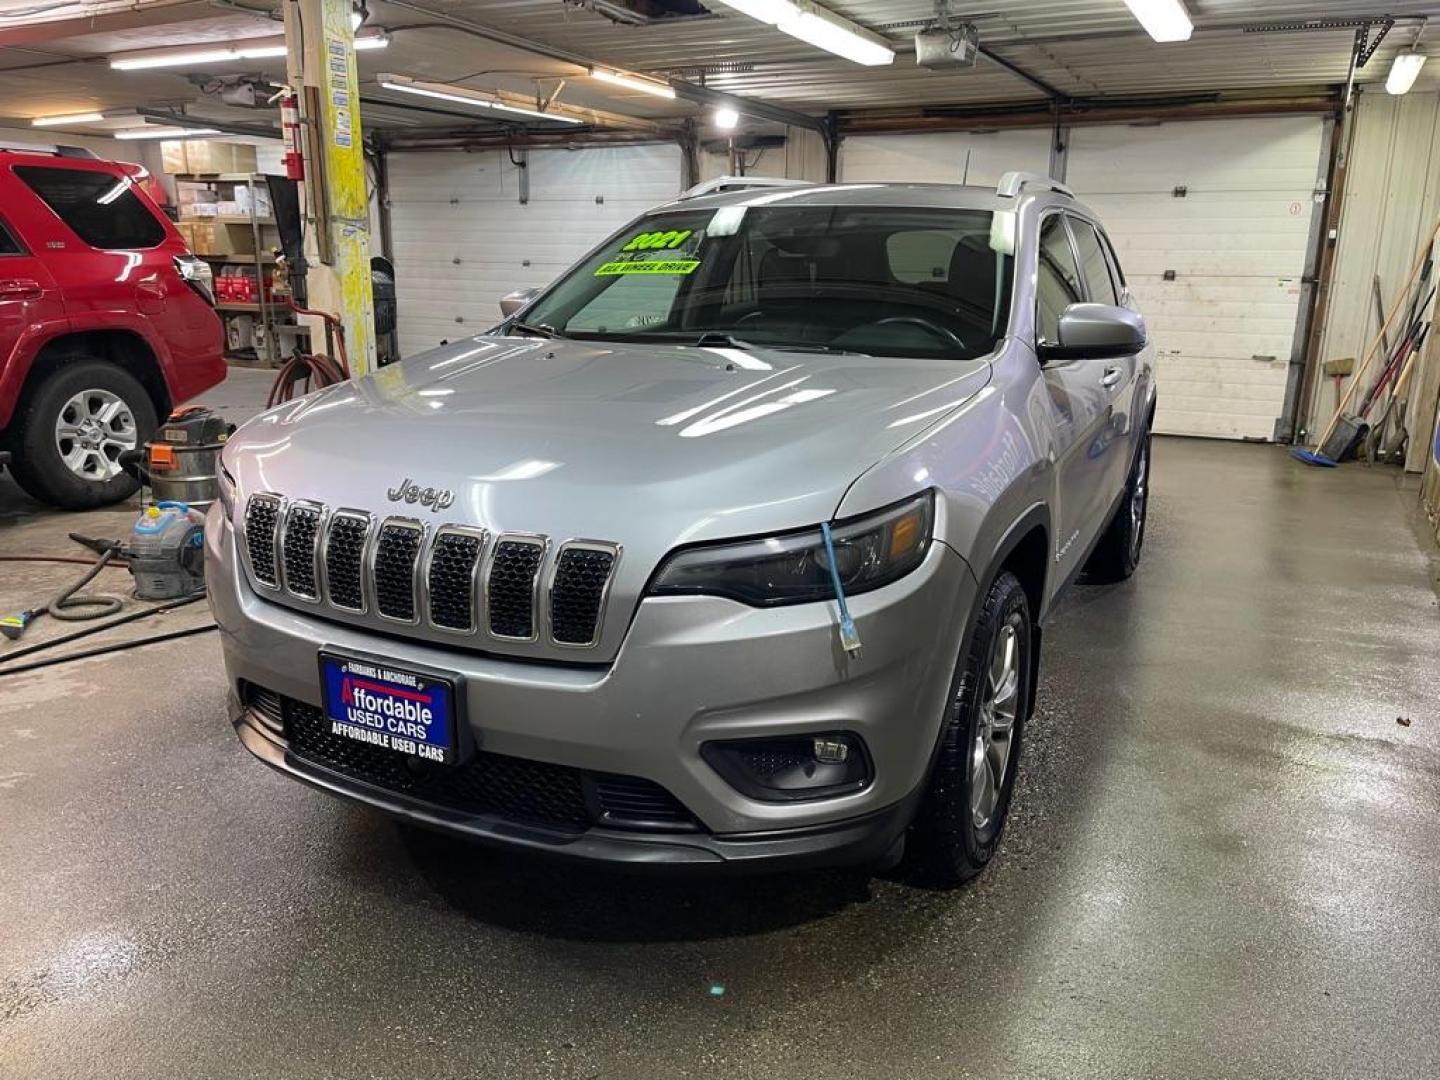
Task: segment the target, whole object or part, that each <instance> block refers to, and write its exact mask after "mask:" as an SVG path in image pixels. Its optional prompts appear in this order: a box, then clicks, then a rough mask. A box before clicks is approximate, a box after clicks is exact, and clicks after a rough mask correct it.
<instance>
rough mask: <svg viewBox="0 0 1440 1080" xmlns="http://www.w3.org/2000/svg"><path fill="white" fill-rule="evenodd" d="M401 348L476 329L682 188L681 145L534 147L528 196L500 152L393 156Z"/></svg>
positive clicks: (392, 200)
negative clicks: (507, 300)
mask: <svg viewBox="0 0 1440 1080" xmlns="http://www.w3.org/2000/svg"><path fill="white" fill-rule="evenodd" d="M389 167H390V174H389V187H390V220H391V234H392V237H393V241H394V249H395V269H396V282H395V286H396V296H397V299H398V303H399V316H400V350H401V353H402V355H409V354H412V353H415V352H419V351H420V350H422V349H427V348H430V347H431V346H434V345H437V344H439V343H440V342H441V341H442V340H452V339H454V338H458V337H465V336H467V335H470V334H475V333H478V332H480V331H481V330H483V329H485V328H486V327H488V326H490V325H492V324H493V323H494V322H495V321H496V320H497V319H498V318H499V316H500V308H499V299H500V297H501V296H503V295H504V294H505V293H507V292H509V291H510V290H512V289H518V288H524V287H527V286H532V285H545V284H548V283H549V282H550V281H551V280H553V279H554V278H555V277H556V276H557V275H558V274H559V273H560V272H561V271H562V270H564V269H565V268H566V267H567V266H569V265H570V264H571V263H572V262H574V261H575V260H576V259H577V258H579V257H580V256H581V255H583V254H584V253H585V252H586V251H588V250H589V249H590V248H591V247H593V246H594V245H595V244H597V243H599V242H600V241H601V240H603V239H604V238H605V237H606V236H608V235H609V234H610V233H611V232H613V231H614V230H615V229H617V228H619V227H620V226H621V225H623V224H624V223H625V222H626V221H628V220H630V219H631V218H632V217H634V216H635V215H636V214H639V213H641V212H642V211H644V210H647V209H649V208H650V207H652V206H655V205H656V204H658V203H661V202H664V201H666V200H667V199H672V198H674V197H675V195H676V194H677V193H678V191H679V190H680V149H679V147H678V146H675V145H674V144H656V145H646V146H614V147H598V148H591V149H583V150H533V151H531V152H530V155H529V164H528V165H527V170H528V174H529V200H528V202H525V203H522V202H521V201H520V170H519V168H518V167H517V166H516V165H515V164H513V163H512V162H511V160H510V158H509V155H508V154H507V153H506V152H505V151H503V150H487V151H482V152H479V153H453V152H441V153H409V154H405V153H396V154H392V155H390V160H389Z"/></svg>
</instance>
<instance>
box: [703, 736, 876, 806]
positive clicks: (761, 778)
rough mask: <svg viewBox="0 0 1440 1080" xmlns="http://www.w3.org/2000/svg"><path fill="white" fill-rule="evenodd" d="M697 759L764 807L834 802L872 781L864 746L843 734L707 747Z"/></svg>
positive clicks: (856, 739) (855, 738)
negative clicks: (776, 804) (819, 800)
mask: <svg viewBox="0 0 1440 1080" xmlns="http://www.w3.org/2000/svg"><path fill="white" fill-rule="evenodd" d="M700 753H701V756H703V757H704V758H705V760H706V761H707V762H708V763H709V765H710V767H711V768H712V769H714V770H715V771H716V772H717V773H719V774H720V775H721V776H722V777H723V778H724V779H725V780H726V782H727V783H729V784H730V785H731V786H732V787H733V788H735V789H736V790H737V791H739V792H740V793H741V794H743V795H748V796H749V797H750V798H752V799H761V800H763V801H765V802H793V801H796V800H799V799H824V798H833V797H834V796H836V795H844V794H848V793H850V792H853V791H860V790H861V789H863V788H865V787H867V786H868V785H869V784H870V781H871V780H872V779H873V777H874V771H873V770H872V768H871V766H870V755H869V754H868V753H867V752H866V749H865V742H864V740H862V739H861V738H860V737H859V736H858V735H852V734H850V733H849V732H844V731H827V732H824V733H823V734H820V735H782V736H778V737H776V738H769V739H734V740H728V741H726V742H712V743H706V744H705V745H704V746H703V747H701V750H700Z"/></svg>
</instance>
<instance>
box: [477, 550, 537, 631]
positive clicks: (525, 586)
mask: <svg viewBox="0 0 1440 1080" xmlns="http://www.w3.org/2000/svg"><path fill="white" fill-rule="evenodd" d="M544 556H545V545H544V544H543V543H541V542H538V541H534V540H503V539H502V540H501V541H500V542H499V543H497V544H496V545H495V554H494V556H493V558H492V560H491V563H490V580H489V583H488V590H489V591H488V593H487V596H486V604H487V608H488V610H489V612H490V633H492V634H494V635H495V636H496V637H504V638H521V639H525V640H529V639H530V638H533V637H534V636H535V575H536V574H538V573H539V572H540V563H541V560H542V559H543V558H544Z"/></svg>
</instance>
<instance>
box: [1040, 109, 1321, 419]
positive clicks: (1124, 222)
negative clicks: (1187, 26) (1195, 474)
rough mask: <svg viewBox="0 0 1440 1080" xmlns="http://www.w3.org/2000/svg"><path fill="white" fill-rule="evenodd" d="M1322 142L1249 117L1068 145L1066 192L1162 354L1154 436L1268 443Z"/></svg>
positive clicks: (1294, 123) (1312, 132) (1114, 130)
mask: <svg viewBox="0 0 1440 1080" xmlns="http://www.w3.org/2000/svg"><path fill="white" fill-rule="evenodd" d="M1322 132H1323V124H1322V122H1321V121H1320V120H1319V119H1318V118H1314V117H1251V118H1243V119H1232V120H1213V121H1190V122H1183V123H1169V124H1162V125H1159V126H1157V127H1132V126H1129V125H1114V126H1111V125H1105V126H1097V127H1079V128H1076V129H1074V130H1073V131H1072V132H1071V133H1070V145H1069V160H1068V167H1067V171H1066V181H1067V182H1068V183H1069V184H1070V186H1071V187H1073V188H1074V189H1075V192H1076V195H1077V196H1078V197H1079V198H1080V199H1081V200H1082V201H1084V202H1085V203H1087V204H1088V205H1089V206H1090V207H1092V208H1093V209H1094V210H1095V211H1096V213H1097V214H1099V215H1100V218H1101V220H1102V221H1103V222H1104V224H1105V228H1106V231H1107V232H1108V233H1109V235H1110V238H1111V240H1112V241H1113V242H1114V244H1115V247H1116V250H1117V252H1118V254H1119V256H1120V262H1121V264H1122V266H1123V267H1124V270H1125V275H1126V278H1127V280H1128V282H1129V285H1130V288H1131V291H1132V292H1133V293H1134V295H1135V298H1136V300H1137V301H1138V303H1139V305H1140V308H1141V310H1142V311H1143V312H1144V313H1145V318H1146V323H1147V325H1148V326H1149V329H1150V336H1151V339H1152V340H1153V341H1154V342H1155V344H1156V350H1157V357H1158V359H1157V364H1156V382H1157V385H1158V388H1159V392H1160V398H1159V406H1158V409H1157V413H1156V418H1155V424H1156V430H1158V431H1164V432H1168V433H1172V434H1183V435H1210V436H1219V437H1223V438H1233V439H1239V438H1248V439H1270V438H1273V436H1274V427H1275V420H1276V419H1277V418H1278V417H1279V416H1280V413H1281V410H1282V408H1283V406H1284V401H1285V382H1286V374H1287V368H1288V364H1289V359H1290V353H1291V349H1292V348H1293V346H1294V341H1295V324H1296V315H1297V313H1298V310H1299V303H1300V291H1301V290H1300V278H1301V277H1302V276H1303V275H1304V273H1305V271H1306V266H1305V251H1306V245H1307V242H1308V239H1309V230H1310V220H1311V215H1312V213H1315V212H1317V207H1316V203H1315V199H1314V191H1315V182H1316V175H1317V170H1318V168H1319V165H1320V159H1321V153H1322V147H1321V141H1322V139H1321V136H1322ZM1179 187H1183V188H1185V195H1184V197H1177V196H1176V194H1175V189H1176V188H1179ZM1166 271H1174V279H1173V280H1170V281H1167V280H1165V274H1166Z"/></svg>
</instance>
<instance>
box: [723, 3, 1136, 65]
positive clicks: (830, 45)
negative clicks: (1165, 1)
mask: <svg viewBox="0 0 1440 1080" xmlns="http://www.w3.org/2000/svg"><path fill="white" fill-rule="evenodd" d="M720 2H721V3H723V4H725V5H727V6H728V7H732V8H734V9H735V10H736V11H738V12H740V13H741V14H744V15H749V16H750V17H751V18H752V19H758V20H760V21H761V22H763V23H767V24H769V25H770V26H773V27H775V28H776V29H777V30H779V31H781V32H782V33H786V34H789V35H790V36H791V37H793V38H796V39H798V40H800V41H803V42H805V43H806V44H807V45H814V46H816V47H817V48H820V49H824V50H825V51H826V52H832V53H834V54H835V55H836V56H841V57H844V58H845V59H846V60H853V61H854V62H855V63H857V64H865V65H866V66H867V67H874V66H876V65H879V64H889V63H892V62H894V60H895V50H894V49H892V48H891V47H890V45H889V43H887V42H886V40H885V39H884V38H882V37H881V36H880V35H879V34H876V33H873V32H871V31H869V30H866V29H865V28H864V27H863V26H861V25H860V24H859V23H854V22H851V21H850V20H849V19H846V18H844V17H842V16H840V15H837V14H835V12H833V11H831V10H830V9H829V8H824V7H821V6H820V5H819V4H816V3H812V2H811V0H720ZM1126 2H1127V3H1128V2H1130V0H1126Z"/></svg>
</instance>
